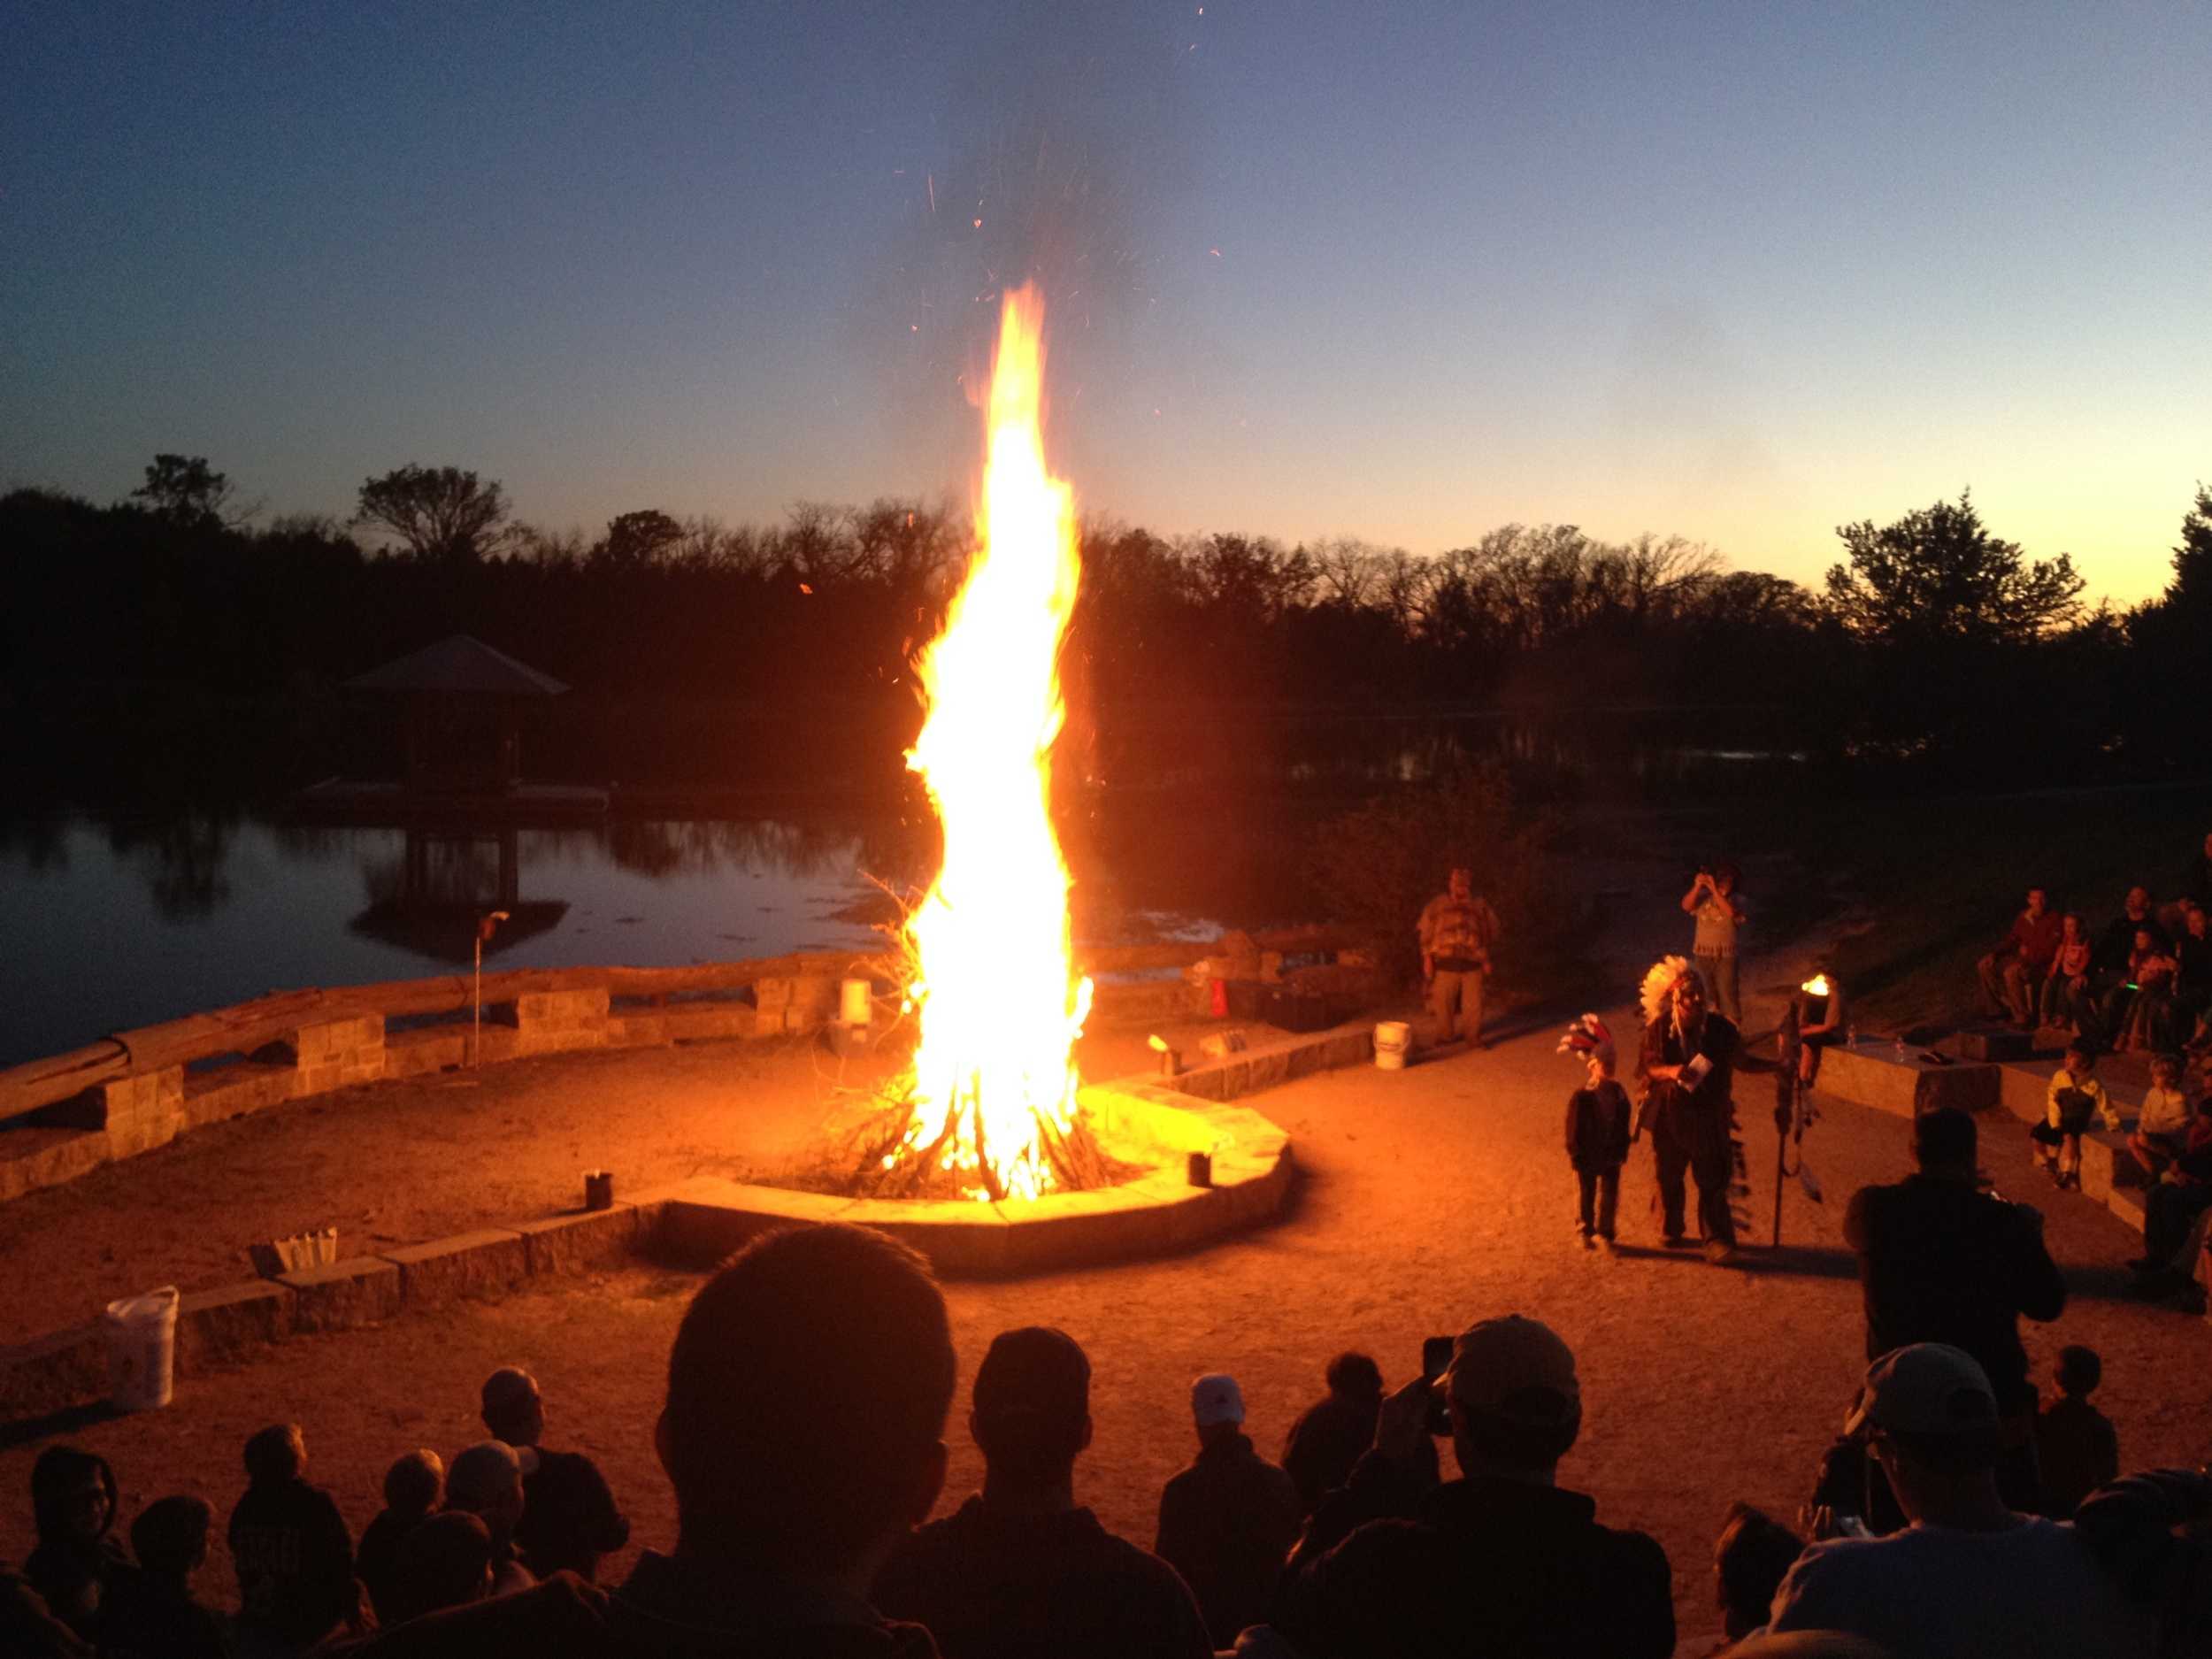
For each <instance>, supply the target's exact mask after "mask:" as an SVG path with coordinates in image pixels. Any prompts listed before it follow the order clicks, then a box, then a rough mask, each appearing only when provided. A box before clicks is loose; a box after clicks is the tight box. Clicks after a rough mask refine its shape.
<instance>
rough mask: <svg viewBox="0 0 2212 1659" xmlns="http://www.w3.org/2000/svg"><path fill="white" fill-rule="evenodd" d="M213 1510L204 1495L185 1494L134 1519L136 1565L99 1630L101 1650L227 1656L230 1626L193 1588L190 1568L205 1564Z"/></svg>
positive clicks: (174, 1657)
mask: <svg viewBox="0 0 2212 1659" xmlns="http://www.w3.org/2000/svg"><path fill="white" fill-rule="evenodd" d="M214 1525H215V1511H214V1509H213V1508H212V1507H211V1506H210V1504H209V1503H208V1501H207V1500H206V1499H205V1498H196V1497H191V1496H188V1495H180V1496H178V1497H173V1498H161V1499H157V1500H156V1501H155V1502H152V1503H150V1504H148V1505H147V1506H146V1507H145V1509H142V1510H141V1511H140V1512H139V1516H138V1518H137V1519H136V1520H134V1521H133V1522H132V1523H131V1553H132V1554H133V1555H136V1556H137V1557H138V1571H137V1572H136V1573H135V1574H134V1576H133V1578H132V1579H131V1582H130V1587H129V1589H128V1591H127V1593H125V1594H121V1595H119V1596H118V1597H117V1598H116V1604H115V1610H114V1615H113V1617H111V1619H110V1620H109V1621H108V1624H107V1626H106V1628H105V1629H104V1631H103V1632H101V1636H100V1649H101V1651H102V1652H103V1653H111V1654H119V1655H120V1654H128V1655H136V1656H137V1659H230V1655H231V1653H232V1651H233V1648H232V1644H231V1635H230V1628H229V1626H228V1625H227V1624H226V1623H225V1622H224V1621H223V1619H222V1618H221V1617H219V1616H218V1615H217V1613H216V1612H215V1610H214V1609H212V1608H211V1607H208V1606H207V1605H206V1604H205V1603H204V1602H202V1601H200V1600H199V1598H198V1597H196V1596H195V1595H194V1594H192V1575H193V1574H194V1573H196V1572H197V1571H199V1570H200V1569H201V1568H202V1567H203V1566H204V1565H206V1563H207V1535H208V1532H210V1530H211V1529H212V1527H213V1526H214Z"/></svg>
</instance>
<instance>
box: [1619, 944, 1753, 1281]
mask: <svg viewBox="0 0 2212 1659" xmlns="http://www.w3.org/2000/svg"><path fill="white" fill-rule="evenodd" d="M1642 1005H1643V1015H1644V1041H1643V1049H1642V1052H1641V1054H1640V1056H1638V1060H1637V1066H1636V1073H1637V1076H1638V1078H1639V1079H1640V1080H1641V1081H1642V1083H1643V1085H1644V1095H1643V1104H1642V1107H1641V1110H1640V1111H1639V1113H1638V1116H1637V1126H1638V1127H1639V1128H1640V1129H1643V1130H1647V1131H1648V1132H1649V1133H1650V1135H1651V1147H1652V1152H1653V1154H1654V1156H1655V1158H1656V1160H1657V1164H1658V1176H1659V1200H1660V1206H1661V1209H1662V1211H1663V1216H1662V1224H1663V1228H1664V1230H1665V1233H1666V1237H1667V1240H1668V1242H1669V1243H1676V1242H1679V1241H1681V1240H1682V1239H1683V1238H1684V1235H1685V1233H1686V1227H1685V1217H1684V1207H1685V1206H1684V1201H1685V1196H1686V1194H1685V1192H1684V1187H1683V1177H1684V1175H1685V1174H1687V1175H1688V1176H1689V1177H1690V1179H1693V1180H1694V1181H1695V1182H1696V1184H1697V1214H1698V1226H1699V1231H1700V1232H1701V1233H1702V1234H1703V1236H1704V1239H1705V1245H1706V1248H1707V1250H1708V1251H1709V1253H1711V1254H1712V1255H1714V1256H1721V1255H1723V1254H1724V1253H1726V1252H1729V1251H1732V1250H1733V1249H1734V1248H1735V1245H1736V1231H1737V1228H1738V1227H1739V1226H1740V1225H1749V1217H1747V1216H1744V1217H1739V1216H1738V1214H1737V1205H1738V1203H1739V1202H1740V1201H1741V1200H1743V1199H1745V1198H1746V1197H1747V1196H1748V1195H1749V1193H1750V1189H1751V1188H1750V1179H1749V1171H1748V1170H1747V1166H1746V1164H1745V1162H1744V1149H1743V1141H1742V1139H1741V1137H1740V1135H1739V1134H1738V1133H1737V1127H1736V1103H1735V1100H1734V1097H1733V1094H1732V1086H1733V1083H1734V1079H1735V1068H1736V1059H1737V1051H1738V1048H1739V1046H1740V1042H1741V1038H1740V1034H1739V1033H1738V1032H1737V1030H1736V1027H1735V1025H1734V1023H1733V1022H1732V1021H1731V1020H1729V1019H1728V1018H1725V1017H1724V1016H1723V1015H1720V1014H1717V1013H1715V1012H1713V1011H1712V1010H1709V1009H1708V1008H1707V1007H1706V1006H1705V987H1704V982H1703V980H1702V979H1700V978H1699V976H1698V971H1697V969H1696V968H1695V967H1694V966H1693V965H1692V964H1690V963H1689V962H1688V961H1687V960H1686V959H1685V958H1683V957H1681V956H1663V957H1662V958H1660V960H1659V961H1658V962H1656V963H1655V964H1653V966H1652V969H1651V972H1648V973H1647V974H1646V975H1645V976H1644V985H1643V999H1642ZM1655 1068H1668V1069H1670V1070H1673V1071H1678V1075H1671V1076H1666V1077H1655V1076H1653V1075H1652V1073H1653V1071H1654V1070H1655Z"/></svg>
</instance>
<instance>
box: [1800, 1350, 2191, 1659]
mask: <svg viewBox="0 0 2212 1659" xmlns="http://www.w3.org/2000/svg"><path fill="white" fill-rule="evenodd" d="M1845 1427H1846V1429H1847V1431H1853V1432H1858V1431H1863V1432H1865V1434H1866V1436H1867V1439H1868V1443H1869V1444H1870V1446H1871V1448H1873V1455H1874V1457H1875V1460H1876V1461H1877V1462H1878V1463H1880V1465H1881V1467H1882V1471H1883V1473H1884V1474H1886V1476H1887V1477H1888V1479H1889V1484H1890V1487H1891V1489H1892V1490H1893V1491H1894V1492H1895V1493H1896V1494H1897V1502H1898V1503H1899V1504H1900V1505H1901V1507H1902V1508H1903V1509H1904V1511H1905V1515H1906V1517H1907V1519H1908V1520H1909V1522H1910V1523H1911V1524H1910V1525H1908V1526H1907V1527H1906V1528H1905V1530H1904V1531H1902V1532H1893V1533H1891V1534H1890V1535H1889V1536H1888V1537H1886V1538H1832V1539H1827V1540H1823V1541H1821V1542H1819V1543H1816V1544H1810V1545H1808V1546H1807V1547H1806V1549H1805V1553H1804V1554H1803V1555H1801V1556H1799V1557H1798V1559H1797V1564H1796V1565H1795V1566H1793V1567H1792V1568H1791V1569H1790V1571H1789V1573H1788V1575H1787V1576H1786V1578H1784V1579H1783V1580H1782V1586H1781V1588H1780V1589H1778V1591H1776V1592H1775V1596H1774V1606H1773V1609H1772V1612H1771V1615H1770V1617H1769V1620H1768V1628H1769V1629H1770V1630H1771V1631H1773V1632H1777V1633H1780V1632H1788V1631H1799V1630H1808V1631H1809V1630H1837V1631H1847V1632H1851V1633H1853V1634H1855V1635H1859V1636H1865V1637H1868V1638H1870V1639H1871V1640H1875V1641H1877V1642H1879V1643H1881V1644H1882V1645H1883V1646H1885V1647H1891V1648H1893V1649H1894V1650H1895V1651H1896V1652H1898V1653H1900V1654H1909V1655H1924V1659H1981V1656H1982V1655H1995V1654H2003V1655H2007V1656H2008V1659H2039V1655H2051V1659H2059V1655H2065V1656H2066V1659H2079V1655H2085V1654H2096V1655H2100V1656H2101V1659H2133V1655H2143V1656H2144V1659H2148V1655H2150V1654H2151V1653H2152V1652H2153V1651H2154V1647H2155V1645H2156V1643H2155V1638H2156V1627H2155V1624H2154V1621H2153V1620H2152V1619H2151V1618H2150V1617H2148V1616H2147V1615H2146V1614H2145V1613H2144V1612H2143V1611H2142V1609H2139V1608H2136V1607H2132V1606H2131V1605H2130V1604H2129V1603H2128V1601H2127V1600H2126V1598H2125V1597H2124V1595H2123V1594H2122V1593H2121V1591H2120V1588H2119V1586H2118V1585H2117V1584H2116V1582H2115V1581H2114V1580H2113V1579H2112V1578H2110V1577H2109V1576H2108V1575H2107V1574H2106V1572H2105V1571H2103V1570H2102V1569H2101V1567H2100V1566H2099V1565H2098V1563H2097V1562H2096V1560H2095V1558H2094V1557H2093V1556H2092V1555H2091V1554H2090V1552H2089V1550H2088V1548H2087V1547H2086V1546H2085V1544H2084V1543H2083V1541H2082V1540H2080V1539H2079V1538H2078V1537H2076V1536H2075V1533H2074V1529H2073V1528H2072V1527H2071V1526H2070V1525H2067V1524H2065V1523H2064V1522H2061V1521H2047V1520H2045V1519H2043V1518H2042V1517H2039V1516H2031V1515H2021V1514H2017V1513H2016V1512H2015V1511H2014V1510H2013V1509H2011V1508H2010V1507H2009V1506H2008V1504H2007V1503H2006V1502H2005V1501H2004V1498H2003V1497H2002V1496H2001V1494H1999V1492H1998V1490H1997V1460H1998V1458H1999V1456H2000V1455H2001V1454H2002V1452H2003V1449H2004V1430H2003V1427H2002V1425H2001V1419H2000V1416H1999V1412H1998V1402H1997V1397H1996V1395H1995V1394H1993V1393H1992V1392H1991V1389H1990V1386H1989V1381H1988V1379H1986V1378H1985V1376H1984V1375H1983V1374H1982V1369H1981V1367H1980V1366H1979V1365H1978V1364H1976V1363H1974V1360H1973V1357H1972V1356H1970V1355H1969V1354H1968V1353H1966V1352H1965V1350H1964V1349H1962V1348H1954V1347H1952V1346H1950V1345H1949V1344H1947V1343H1942V1342H1917V1343H1914V1344H1912V1345H1911V1346H1909V1347H1907V1348H1899V1349H1897V1350H1896V1351H1894V1352H1893V1353H1889V1354H1885V1355H1883V1356H1881V1357H1880V1358H1878V1359H1877V1360H1876V1361H1875V1362H1874V1363H1873V1364H1872V1365H1871V1366H1870V1367H1868V1369H1867V1373H1866V1380H1865V1382H1864V1384H1863V1386H1862V1387H1861V1389H1860V1393H1859V1398H1858V1402H1857V1403H1856V1404H1855V1405H1854V1406H1853V1408H1852V1410H1851V1415H1850V1417H1849V1418H1848V1419H1847V1422H1846V1424H1845Z"/></svg>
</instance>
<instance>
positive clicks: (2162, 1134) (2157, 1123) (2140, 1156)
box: [2128, 1054, 2197, 1180]
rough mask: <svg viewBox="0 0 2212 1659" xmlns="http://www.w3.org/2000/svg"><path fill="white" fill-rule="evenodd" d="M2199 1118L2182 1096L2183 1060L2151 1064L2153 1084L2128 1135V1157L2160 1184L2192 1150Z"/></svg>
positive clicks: (2163, 1058) (2167, 1057)
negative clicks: (2191, 1138) (2194, 1124)
mask: <svg viewBox="0 0 2212 1659" xmlns="http://www.w3.org/2000/svg"><path fill="white" fill-rule="evenodd" d="M2196 1115H2197V1111H2196V1108H2195V1107H2194V1106H2193V1105H2191V1104H2190V1102H2189V1097H2188V1095H2186V1094H2184V1093H2183V1092H2182V1088H2181V1062H2180V1060H2179V1059H2178V1058H2177V1057H2176V1056H2173V1055H2170V1054H2162V1055H2160V1056H2158V1057H2157V1058H2156V1059H2154V1060H2153V1061H2152V1062H2151V1083H2150V1087H2148V1088H2147V1089H2145V1090H2144V1091H2143V1109H2142V1110H2141V1111H2139V1112H2138V1113H2137V1114H2136V1118H2135V1127H2134V1129H2133V1130H2132V1131H2131V1132H2130V1133H2129V1135H2128V1156H2130V1157H2131V1158H2133V1159H2134V1160H2135V1161H2136V1163H2137V1164H2140V1165H2141V1166H2142V1169H2143V1172H2144V1173H2145V1174H2146V1175H2147V1176H2149V1177H2150V1178H2151V1179H2153V1180H2157V1179H2159V1178H2160V1177H2161V1176H2162V1175H2164V1174H2165V1172H2166V1171H2168V1170H2170V1169H2171V1168H2172V1167H2173V1165H2174V1160H2175V1159H2177V1158H2178V1157H2179V1156H2181V1155H2182V1154H2183V1153H2184V1152H2185V1151H2186V1150H2187V1149H2188V1144H2189V1125H2190V1123H2191V1121H2192V1120H2193V1118H2195V1117H2196Z"/></svg>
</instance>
